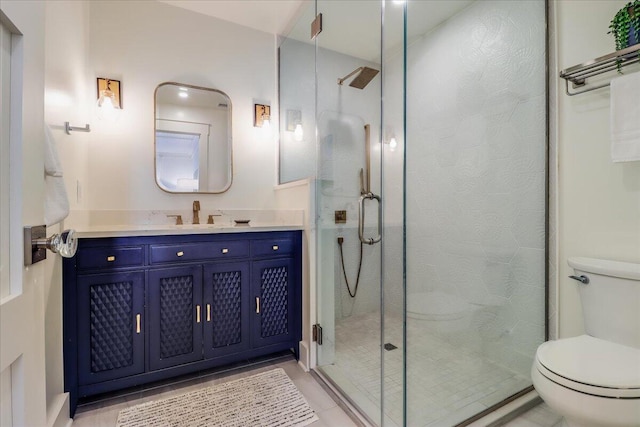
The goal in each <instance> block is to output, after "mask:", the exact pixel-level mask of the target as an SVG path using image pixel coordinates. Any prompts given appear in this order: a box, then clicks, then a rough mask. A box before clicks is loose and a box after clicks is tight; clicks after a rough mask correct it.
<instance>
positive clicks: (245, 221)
mask: <svg viewBox="0 0 640 427" xmlns="http://www.w3.org/2000/svg"><path fill="white" fill-rule="evenodd" d="M249 221H251V220H250V219H234V220H233V222H235V223H236V225H249Z"/></svg>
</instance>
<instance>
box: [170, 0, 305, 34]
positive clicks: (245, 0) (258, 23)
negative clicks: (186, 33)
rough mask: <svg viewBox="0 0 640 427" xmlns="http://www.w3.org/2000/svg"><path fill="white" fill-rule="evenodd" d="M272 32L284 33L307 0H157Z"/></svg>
mask: <svg viewBox="0 0 640 427" xmlns="http://www.w3.org/2000/svg"><path fill="white" fill-rule="evenodd" d="M158 1H160V2H162V3H166V4H170V5H173V6H177V7H181V8H183V9H188V10H191V11H193V12H198V13H202V14H204V15H209V16H214V17H216V18H219V19H222V20H225V21H230V22H234V23H236V24H240V25H244V26H245V27H250V28H253V29H256V30H260V31H264V32H267V33H272V34H285V33H286V32H287V30H288V26H289V23H290V22H291V21H292V20H293V18H294V17H295V15H296V13H297V12H298V9H299V8H300V6H301V5H302V4H304V3H312V1H310V0H158Z"/></svg>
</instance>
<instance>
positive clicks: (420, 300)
mask: <svg viewBox="0 0 640 427" xmlns="http://www.w3.org/2000/svg"><path fill="white" fill-rule="evenodd" d="M546 7H547V6H546V2H545V1H544V0H530V1H524V0H497V1H490V0H452V1H447V2H443V1H437V0H434V1H428V0H421V1H411V0H409V1H406V2H405V1H384V0H383V1H374V0H355V1H339V2H336V1H331V0H317V1H316V2H315V3H314V4H313V6H312V7H311V8H309V10H308V11H306V13H305V14H304V15H303V16H301V18H300V19H299V21H298V23H299V26H300V28H299V31H298V32H297V33H296V29H294V31H292V33H291V34H290V35H289V37H288V38H287V39H285V40H284V41H283V42H282V44H281V47H280V81H281V89H280V93H281V116H282V117H283V119H282V121H281V127H282V126H286V123H285V121H286V119H285V118H284V117H285V116H286V114H287V113H286V112H285V110H287V109H289V108H292V109H293V110H294V111H295V109H296V108H299V109H303V110H305V109H307V107H308V110H307V111H313V112H314V113H313V114H309V117H307V119H305V120H304V121H303V122H304V123H305V127H307V128H309V126H311V127H312V128H313V129H314V130H315V135H313V136H312V137H309V138H308V139H307V140H306V141H304V142H305V143H307V144H305V145H301V144H298V145H295V143H294V141H293V139H291V138H292V135H285V136H284V137H282V136H281V149H280V156H281V158H280V165H281V166H280V174H281V175H280V179H281V182H285V181H290V180H294V179H297V178H301V177H302V176H307V175H312V176H314V177H315V182H316V201H315V207H316V208H315V209H316V212H315V227H316V228H315V231H316V260H315V263H316V293H317V294H316V304H317V307H316V310H317V313H318V319H317V321H318V323H319V324H320V325H321V326H322V329H323V341H322V345H318V346H317V349H316V350H317V367H316V369H317V371H318V372H319V373H320V374H321V376H322V377H323V378H324V379H325V380H326V381H329V382H331V383H332V384H333V385H334V386H335V387H336V388H338V389H339V390H340V391H341V392H342V394H343V396H344V397H345V398H346V399H347V400H349V401H350V402H351V403H352V404H353V405H355V406H356V407H357V408H358V409H359V410H360V412H361V413H362V414H364V416H365V417H367V418H368V419H369V420H370V421H371V422H373V423H374V424H376V425H384V426H454V425H465V423H468V422H469V420H471V419H473V418H474V417H477V416H478V415H479V414H483V413H486V412H488V411H491V410H492V409H494V408H495V407H497V406H498V405H501V404H502V403H503V402H505V401H506V400H508V399H510V398H512V397H513V396H516V395H518V394H520V393H522V392H523V391H526V390H528V389H529V388H530V387H531V379H530V376H529V371H530V368H531V364H532V361H533V356H534V354H535V350H536V347H537V346H538V345H539V344H540V343H541V342H543V341H544V340H545V338H546V318H545V312H546V303H545V301H546V288H547V285H546V283H547V280H546V261H545V260H546V250H547V225H546V224H547V207H546V206H547V169H548V168H547V146H548V144H547V78H546V61H547V47H546V46H547V41H546V25H547V24H546V22H547V19H546V15H547V14H546ZM319 13H321V14H322V16H323V29H322V32H321V33H320V34H318V35H317V36H316V37H315V39H314V40H309V35H308V29H309V23H310V22H311V20H313V18H314V16H315V15H316V14H319ZM296 34H297V35H296ZM301 58H304V59H305V60H300V59H301ZM370 70H374V71H378V72H377V73H374V71H370ZM349 74H351V76H349ZM283 76H284V79H283ZM347 76H348V77H347ZM345 77H346V78H345ZM285 80H286V81H285ZM340 80H342V82H340ZM303 82H306V83H303ZM308 85H313V88H314V91H313V92H310V91H309V89H308ZM305 88H306V89H305ZM283 95H284V97H283ZM296 105H297V106H298V107H296ZM301 106H302V107H301ZM294 115H295V113H292V117H293V116H294ZM309 133H310V134H313V131H311V132H309ZM305 135H306V133H305ZM314 137H315V138H314ZM286 138H288V139H286ZM298 142H300V141H298ZM297 156H301V157H297ZM302 158H304V160H303V159H302ZM309 159H313V161H311V160H309ZM296 174H302V175H300V176H296ZM305 174H306V175H305Z"/></svg>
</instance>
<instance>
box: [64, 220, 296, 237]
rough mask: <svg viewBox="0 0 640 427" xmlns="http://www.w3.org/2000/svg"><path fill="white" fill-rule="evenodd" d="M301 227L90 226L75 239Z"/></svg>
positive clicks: (227, 225)
mask: <svg viewBox="0 0 640 427" xmlns="http://www.w3.org/2000/svg"><path fill="white" fill-rule="evenodd" d="M303 229H304V227H303V226H302V225H283V224H273V223H271V224H270V223H265V222H256V223H255V224H253V223H250V224H248V225H230V224H198V225H193V224H184V225H157V224H147V225H92V226H85V227H77V228H76V229H75V231H76V237H78V238H80V239H82V238H92V237H130V236H167V235H180V234H218V233H255V232H260V231H292V230H303Z"/></svg>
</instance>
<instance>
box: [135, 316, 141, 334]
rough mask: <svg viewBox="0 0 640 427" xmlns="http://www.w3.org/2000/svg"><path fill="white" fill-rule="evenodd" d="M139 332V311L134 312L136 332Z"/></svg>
mask: <svg viewBox="0 0 640 427" xmlns="http://www.w3.org/2000/svg"><path fill="white" fill-rule="evenodd" d="M139 333H140V313H138V314H136V334H139Z"/></svg>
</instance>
